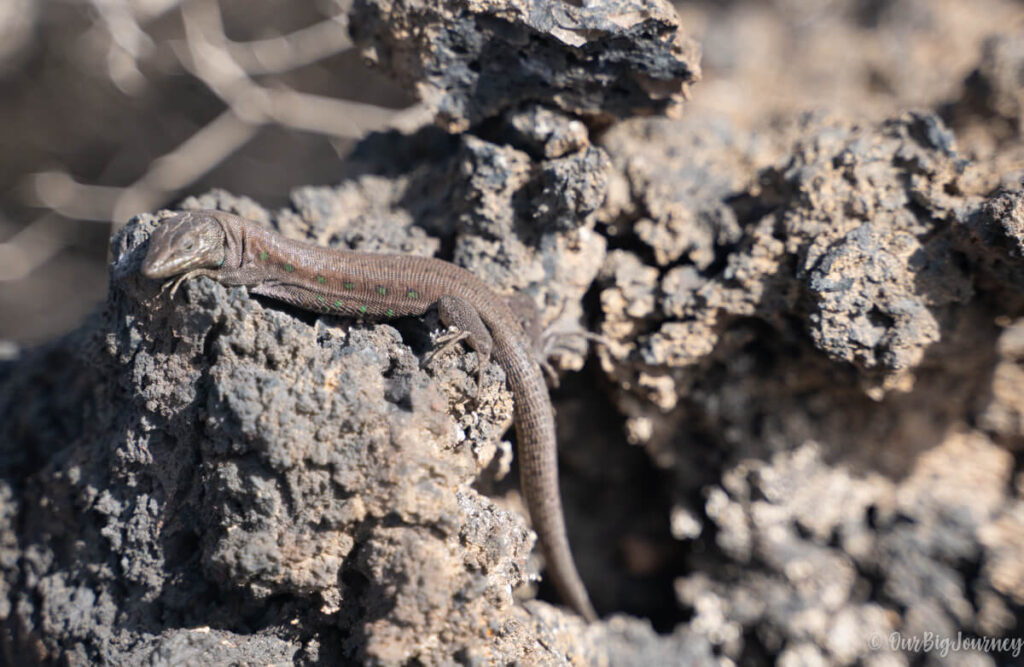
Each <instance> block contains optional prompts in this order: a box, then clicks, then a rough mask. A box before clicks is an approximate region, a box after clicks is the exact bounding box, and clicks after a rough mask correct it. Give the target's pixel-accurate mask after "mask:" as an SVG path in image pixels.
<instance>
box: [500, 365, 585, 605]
mask: <svg viewBox="0 0 1024 667" xmlns="http://www.w3.org/2000/svg"><path fill="white" fill-rule="evenodd" d="M524 354H525V351H524ZM511 368H514V369H515V370H513V371H511V372H510V373H509V376H510V377H509V379H510V383H509V384H510V386H511V388H512V393H513V398H514V399H515V411H516V419H515V422H516V434H517V440H518V449H519V451H518V454H519V478H520V484H521V486H522V489H523V495H524V496H525V498H526V506H527V507H528V508H529V510H530V518H531V519H532V520H533V528H534V530H536V531H537V535H538V537H539V538H540V543H541V548H542V550H543V553H544V558H545V561H546V565H547V572H548V575H549V576H550V577H551V581H552V582H553V583H554V584H555V588H556V589H557V590H558V593H559V595H560V596H561V597H562V600H563V601H564V602H565V603H566V604H568V605H569V606H571V607H572V608H573V609H574V610H575V611H576V612H577V613H578V614H579V615H580V616H582V617H583V618H585V619H586V620H587V621H596V620H597V613H595V611H594V607H593V605H592V604H591V603H590V597H589V596H588V595H587V589H586V587H585V586H584V585H583V580H582V579H580V575H579V572H578V571H577V570H576V563H575V561H573V557H572V551H571V550H570V548H569V538H568V536H567V535H566V531H565V519H564V518H563V514H562V498H561V494H560V492H559V486H558V453H557V449H556V445H555V420H554V414H553V412H552V409H551V403H550V402H549V400H548V398H547V395H548V394H547V386H546V385H545V384H544V376H543V375H542V374H541V371H540V368H539V367H538V366H537V365H536V363H535V362H533V360H532V359H531V360H530V362H529V363H522V364H515V365H513V366H511ZM541 397H542V398H541Z"/></svg>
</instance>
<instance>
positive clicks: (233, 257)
mask: <svg viewBox="0 0 1024 667" xmlns="http://www.w3.org/2000/svg"><path fill="white" fill-rule="evenodd" d="M142 273H143V275H145V276H146V277H148V278H156V279H162V278H171V277H175V280H174V281H173V283H172V284H171V291H172V295H173V292H174V290H176V289H177V287H178V286H179V285H180V284H181V282H182V281H183V280H186V279H188V278H191V277H196V276H208V277H210V278H212V279H214V280H216V281H218V282H220V283H222V284H225V285H244V286H246V287H248V288H249V291H250V292H252V293H254V294H260V295H264V296H268V297H272V298H274V299H278V300H281V301H284V302H287V303H290V304H292V305H294V306H297V307H299V308H303V309H305V310H310V311H314V312H319V313H330V314H336V315H348V316H355V317H364V318H368V319H387V318H392V317H402V316H406V315H422V314H423V313H424V312H426V310H427V309H428V308H429V307H430V306H432V305H434V304H435V303H436V304H438V307H439V310H440V312H441V316H442V319H443V320H444V321H445V323H446V324H450V325H455V327H456V328H457V329H460V330H462V331H464V332H465V333H466V334H467V335H468V342H469V344H470V345H471V346H472V347H474V348H475V349H476V350H477V352H478V355H479V357H480V359H481V362H482V363H481V369H482V367H483V365H485V364H486V362H487V356H488V354H492V355H493V358H494V359H495V361H497V362H498V364H499V365H501V367H502V368H503V369H504V370H505V374H506V376H507V377H508V382H509V386H510V388H511V390H512V396H513V398H514V399H515V424H516V434H517V438H518V442H519V469H520V477H521V483H522V488H523V495H524V496H525V497H526V505H527V507H528V508H529V510H530V516H531V517H532V519H533V526H534V529H535V530H536V531H537V534H538V536H539V537H540V542H541V546H542V548H543V550H544V556H545V559H546V561H547V569H548V572H549V574H550V576H551V578H552V580H553V582H554V584H555V587H556V588H557V589H558V592H559V594H560V595H561V596H562V598H563V600H565V602H566V603H567V604H569V605H570V606H571V607H572V608H573V609H574V610H575V611H576V612H577V613H579V614H580V615H581V616H583V617H584V618H585V619H587V620H588V621H593V620H596V618H597V615H596V614H595V612H594V608H593V607H592V606H591V604H590V599H589V597H588V596H587V591H586V589H585V588H584V586H583V582H582V580H581V579H580V576H579V573H578V572H577V571H576V565H575V563H574V561H573V558H572V553H571V551H570V550H569V540H568V537H567V536H566V532H565V519H564V517H563V515H562V501H561V496H560V493H559V489H558V459H557V452H556V444H555V423H554V413H553V410H552V407H551V401H550V399H549V398H548V390H547V386H546V384H545V382H544V376H543V374H542V372H541V368H540V366H539V365H538V362H537V360H536V358H535V357H534V351H533V350H534V347H533V341H531V340H530V339H529V338H528V337H527V335H526V334H525V333H524V332H523V328H522V326H521V325H520V323H519V320H518V319H517V318H516V317H515V315H514V314H513V313H512V311H511V310H510V309H509V307H508V304H507V303H506V301H505V299H504V298H502V297H501V296H499V295H498V294H496V293H495V292H494V291H492V290H491V289H490V288H489V287H488V286H487V285H485V284H484V283H483V282H482V281H481V280H480V279H478V278H477V277H476V276H474V275H473V274H471V273H470V272H468V271H466V270H465V269H462V268H460V267H457V266H455V265H454V264H449V263H448V262H444V261H441V260H439V259H433V258H430V257H412V256H406V255H384V254H367V253H356V252H348V251H343V250H337V249H332V248H323V247H320V246H314V245H310V244H307V243H300V242H298V241H292V240H290V239H286V238H284V237H282V236H279V235H277V234H275V233H273V232H271V231H269V230H266V229H264V228H262V227H260V226H259V225H257V224H256V223H254V222H251V221H249V220H246V219H245V218H241V217H239V216H236V215H233V214H230V213H224V212H222V211H190V212H184V213H180V214H178V215H176V216H174V217H172V218H169V219H167V220H165V221H164V223H163V224H162V225H161V226H160V227H158V228H157V229H156V231H154V232H153V235H152V236H151V237H150V245H149V251H148V253H147V254H146V258H145V260H144V261H143V264H142ZM481 320H482V322H481ZM492 342H493V348H492Z"/></svg>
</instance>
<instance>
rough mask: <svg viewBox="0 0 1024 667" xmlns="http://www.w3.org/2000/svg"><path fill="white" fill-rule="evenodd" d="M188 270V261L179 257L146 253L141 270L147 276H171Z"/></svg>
mask: <svg viewBox="0 0 1024 667" xmlns="http://www.w3.org/2000/svg"><path fill="white" fill-rule="evenodd" d="M187 270H188V266H187V262H185V261H183V258H178V257H153V256H151V255H146V258H145V259H144V260H142V268H141V269H140V272H141V273H142V275H144V276H146V277H147V278H151V279H157V278H170V277H171V276H175V275H178V274H179V273H184V272H185V271H187Z"/></svg>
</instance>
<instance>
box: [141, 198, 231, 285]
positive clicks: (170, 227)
mask: <svg viewBox="0 0 1024 667" xmlns="http://www.w3.org/2000/svg"><path fill="white" fill-rule="evenodd" d="M224 236H225V235H224V228H223V227H221V225H220V223H219V222H217V219H216V217H215V212H214V211H186V212H184V213H179V214H177V215H175V216H173V217H171V218H168V219H166V220H164V222H163V224H161V225H160V226H159V227H157V228H156V229H155V230H154V231H153V233H152V234H151V235H150V237H149V251H148V252H146V258H145V259H144V260H142V275H144V276H146V277H147V278H170V277H171V276H177V275H180V274H182V273H186V272H188V271H192V270H194V269H215V268H217V267H219V266H221V265H222V264H223V263H224V257H225V248H224Z"/></svg>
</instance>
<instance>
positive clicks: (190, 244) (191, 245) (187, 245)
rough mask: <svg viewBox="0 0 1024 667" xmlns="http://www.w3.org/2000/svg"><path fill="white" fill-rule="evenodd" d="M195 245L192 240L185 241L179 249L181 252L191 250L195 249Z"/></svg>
mask: <svg viewBox="0 0 1024 667" xmlns="http://www.w3.org/2000/svg"><path fill="white" fill-rule="evenodd" d="M195 245H196V242H195V240H194V239H186V240H185V242H184V243H182V244H181V249H182V250H191V249H192V248H194V247H195Z"/></svg>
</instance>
